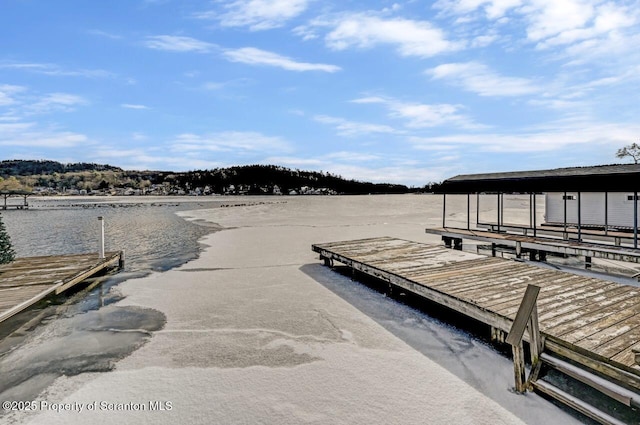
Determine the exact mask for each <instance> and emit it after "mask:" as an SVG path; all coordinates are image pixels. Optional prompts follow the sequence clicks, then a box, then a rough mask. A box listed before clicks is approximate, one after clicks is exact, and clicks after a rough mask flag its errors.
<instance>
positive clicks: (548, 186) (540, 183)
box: [439, 164, 640, 193]
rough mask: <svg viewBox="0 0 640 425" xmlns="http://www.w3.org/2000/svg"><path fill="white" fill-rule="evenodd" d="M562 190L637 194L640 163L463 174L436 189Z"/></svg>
mask: <svg viewBox="0 0 640 425" xmlns="http://www.w3.org/2000/svg"><path fill="white" fill-rule="evenodd" d="M565 191H566V192H578V191H581V192H634V191H640V164H622V165H598V166H593V167H569V168H555V169H551V170H534V171H512V172H506V173H485V174H463V175H458V176H455V177H452V178H450V179H447V180H445V181H444V182H443V183H442V186H441V188H440V190H439V192H441V193H478V192H507V193H509V192H524V193H527V192H565Z"/></svg>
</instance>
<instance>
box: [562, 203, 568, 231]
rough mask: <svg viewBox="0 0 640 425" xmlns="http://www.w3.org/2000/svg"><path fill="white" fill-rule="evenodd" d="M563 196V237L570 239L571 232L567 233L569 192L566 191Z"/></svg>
mask: <svg viewBox="0 0 640 425" xmlns="http://www.w3.org/2000/svg"><path fill="white" fill-rule="evenodd" d="M562 198H563V200H564V226H563V229H564V232H563V233H562V237H563V239H564V240H567V239H569V234H568V233H567V192H564V195H563V196H562Z"/></svg>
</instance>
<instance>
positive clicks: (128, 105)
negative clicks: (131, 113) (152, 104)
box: [120, 103, 149, 109]
mask: <svg viewBox="0 0 640 425" xmlns="http://www.w3.org/2000/svg"><path fill="white" fill-rule="evenodd" d="M120 107H122V108H125V109H149V107H148V106H145V105H140V104H135V103H122V104H120Z"/></svg>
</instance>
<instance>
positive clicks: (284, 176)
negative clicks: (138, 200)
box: [0, 160, 437, 194]
mask: <svg viewBox="0 0 640 425" xmlns="http://www.w3.org/2000/svg"><path fill="white" fill-rule="evenodd" d="M159 186H161V187H162V188H163V190H165V189H166V191H168V193H176V191H179V192H185V193H190V192H193V191H195V190H196V189H197V190H204V189H205V188H206V189H207V193H211V194H214V193H215V194H239V193H242V194H272V193H282V194H288V193H290V192H292V191H296V192H300V190H301V189H303V188H315V189H326V190H327V191H328V192H329V193H336V194H368V193H390V194H396V193H411V192H423V191H432V190H434V189H435V188H436V187H437V183H429V184H427V185H425V186H423V187H420V188H414V187H412V188H410V187H407V186H406V185H400V184H391V183H371V182H363V181H358V180H353V179H345V178H343V177H341V176H339V175H336V174H332V173H328V172H323V171H304V170H299V169H290V168H286V167H281V166H276V165H245V166H234V167H227V168H215V169H210V170H193V171H187V172H170V171H129V170H123V169H121V168H119V167H114V166H111V165H103V164H92V163H74V164H62V163H59V162H56V161H28V160H10V161H0V190H32V189H34V188H48V189H51V190H55V191H58V192H64V191H68V190H82V191H86V192H95V191H102V192H105V191H108V190H110V189H115V188H128V189H136V190H142V191H150V190H152V189H153V190H155V189H157V187H159ZM166 191H165V192H164V193H166Z"/></svg>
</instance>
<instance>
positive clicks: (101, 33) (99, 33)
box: [87, 30, 123, 40]
mask: <svg viewBox="0 0 640 425" xmlns="http://www.w3.org/2000/svg"><path fill="white" fill-rule="evenodd" d="M87 33H89V34H91V35H97V36H100V37H104V38H109V39H111V40H121V39H122V38H123V37H122V36H121V35H118V34H113V33H110V32H107V31H101V30H89V31H87Z"/></svg>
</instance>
